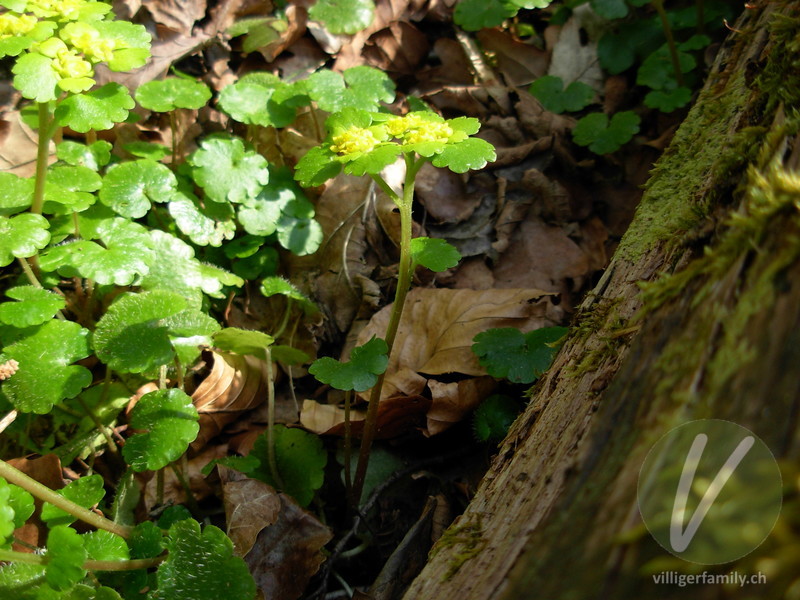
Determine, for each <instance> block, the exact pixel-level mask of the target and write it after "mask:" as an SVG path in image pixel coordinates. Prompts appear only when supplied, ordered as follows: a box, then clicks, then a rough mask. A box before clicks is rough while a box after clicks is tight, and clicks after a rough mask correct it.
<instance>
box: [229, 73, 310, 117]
mask: <svg viewBox="0 0 800 600" xmlns="http://www.w3.org/2000/svg"><path fill="white" fill-rule="evenodd" d="M264 75H271V74H269V73H264ZM272 77H275V76H272ZM289 85H290V84H286V83H283V82H282V81H281V80H280V79H279V78H277V77H275V79H274V80H272V79H270V80H268V81H260V80H256V79H254V78H252V77H251V78H248V79H246V80H240V81H238V82H237V83H234V84H232V85H229V86H227V87H225V88H224V89H223V90H222V92H220V95H219V106H220V108H221V109H222V110H223V111H225V112H226V113H228V114H229V115H230V116H231V117H233V118H234V119H235V120H236V121H239V122H240V123H246V124H248V125H261V126H262V127H270V126H272V127H286V126H287V125H289V124H291V123H292V121H294V119H295V116H296V114H297V108H296V105H295V102H294V98H293V97H291V95H289V96H287V95H286V94H281V93H280V91H281V90H282V89H283V88H285V87H288V86H289Z"/></svg>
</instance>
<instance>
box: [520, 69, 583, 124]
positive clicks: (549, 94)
mask: <svg viewBox="0 0 800 600" xmlns="http://www.w3.org/2000/svg"><path fill="white" fill-rule="evenodd" d="M528 91H530V93H531V94H532V95H533V96H535V97H536V99H537V100H539V102H541V103H542V106H544V107H545V108H546V109H547V110H549V111H550V112H554V113H558V114H560V113H562V112H566V111H569V112H575V111H579V110H583V109H584V108H586V107H587V106H588V105H589V104H591V102H592V98H594V90H593V89H592V88H591V87H589V86H588V85H586V84H585V83H582V82H580V81H573V82H572V83H570V84H569V85H568V86H567V88H566V89H564V82H563V81H562V80H561V78H560V77H556V76H554V75H545V76H544V77H539V79H537V80H536V81H534V82H533V83H532V84H531V85H530V88H529V90H528Z"/></svg>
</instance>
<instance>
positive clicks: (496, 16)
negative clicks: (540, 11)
mask: <svg viewBox="0 0 800 600" xmlns="http://www.w3.org/2000/svg"><path fill="white" fill-rule="evenodd" d="M552 1H553V0H461V1H460V2H459V3H458V5H457V6H456V10H455V12H454V13H453V20H454V21H455V23H456V24H457V25H459V26H460V27H461V28H463V29H465V30H467V31H477V30H479V29H484V28H489V27H497V26H499V25H502V24H503V21H505V20H506V19H510V18H511V17H514V16H515V15H516V14H517V12H519V10H520V9H523V8H528V9H531V8H547V7H548V6H549V5H550V3H551V2H552Z"/></svg>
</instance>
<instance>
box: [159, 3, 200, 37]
mask: <svg viewBox="0 0 800 600" xmlns="http://www.w3.org/2000/svg"><path fill="white" fill-rule="evenodd" d="M147 10H148V12H149V13H150V14H151V15H152V17H153V20H154V21H155V22H156V23H158V24H159V25H164V26H165V27H169V28H170V29H172V30H173V31H177V32H179V33H182V34H184V35H187V36H188V35H191V33H192V29H193V28H194V24H195V22H197V21H199V20H200V19H202V18H203V17H205V15H206V2H205V0H150V1H149V2H147Z"/></svg>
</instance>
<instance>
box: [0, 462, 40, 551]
mask: <svg viewBox="0 0 800 600" xmlns="http://www.w3.org/2000/svg"><path fill="white" fill-rule="evenodd" d="M33 511H34V504H33V497H32V496H31V495H30V494H29V493H28V492H26V491H25V490H23V489H22V488H20V487H17V486H16V485H13V484H11V483H8V482H7V481H6V480H5V479H3V478H2V477H0V547H5V546H8V545H10V540H11V536H12V535H13V533H14V530H15V529H17V528H18V527H22V526H23V525H24V524H25V521H27V520H28V519H29V518H30V517H31V515H32V514H33Z"/></svg>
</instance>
